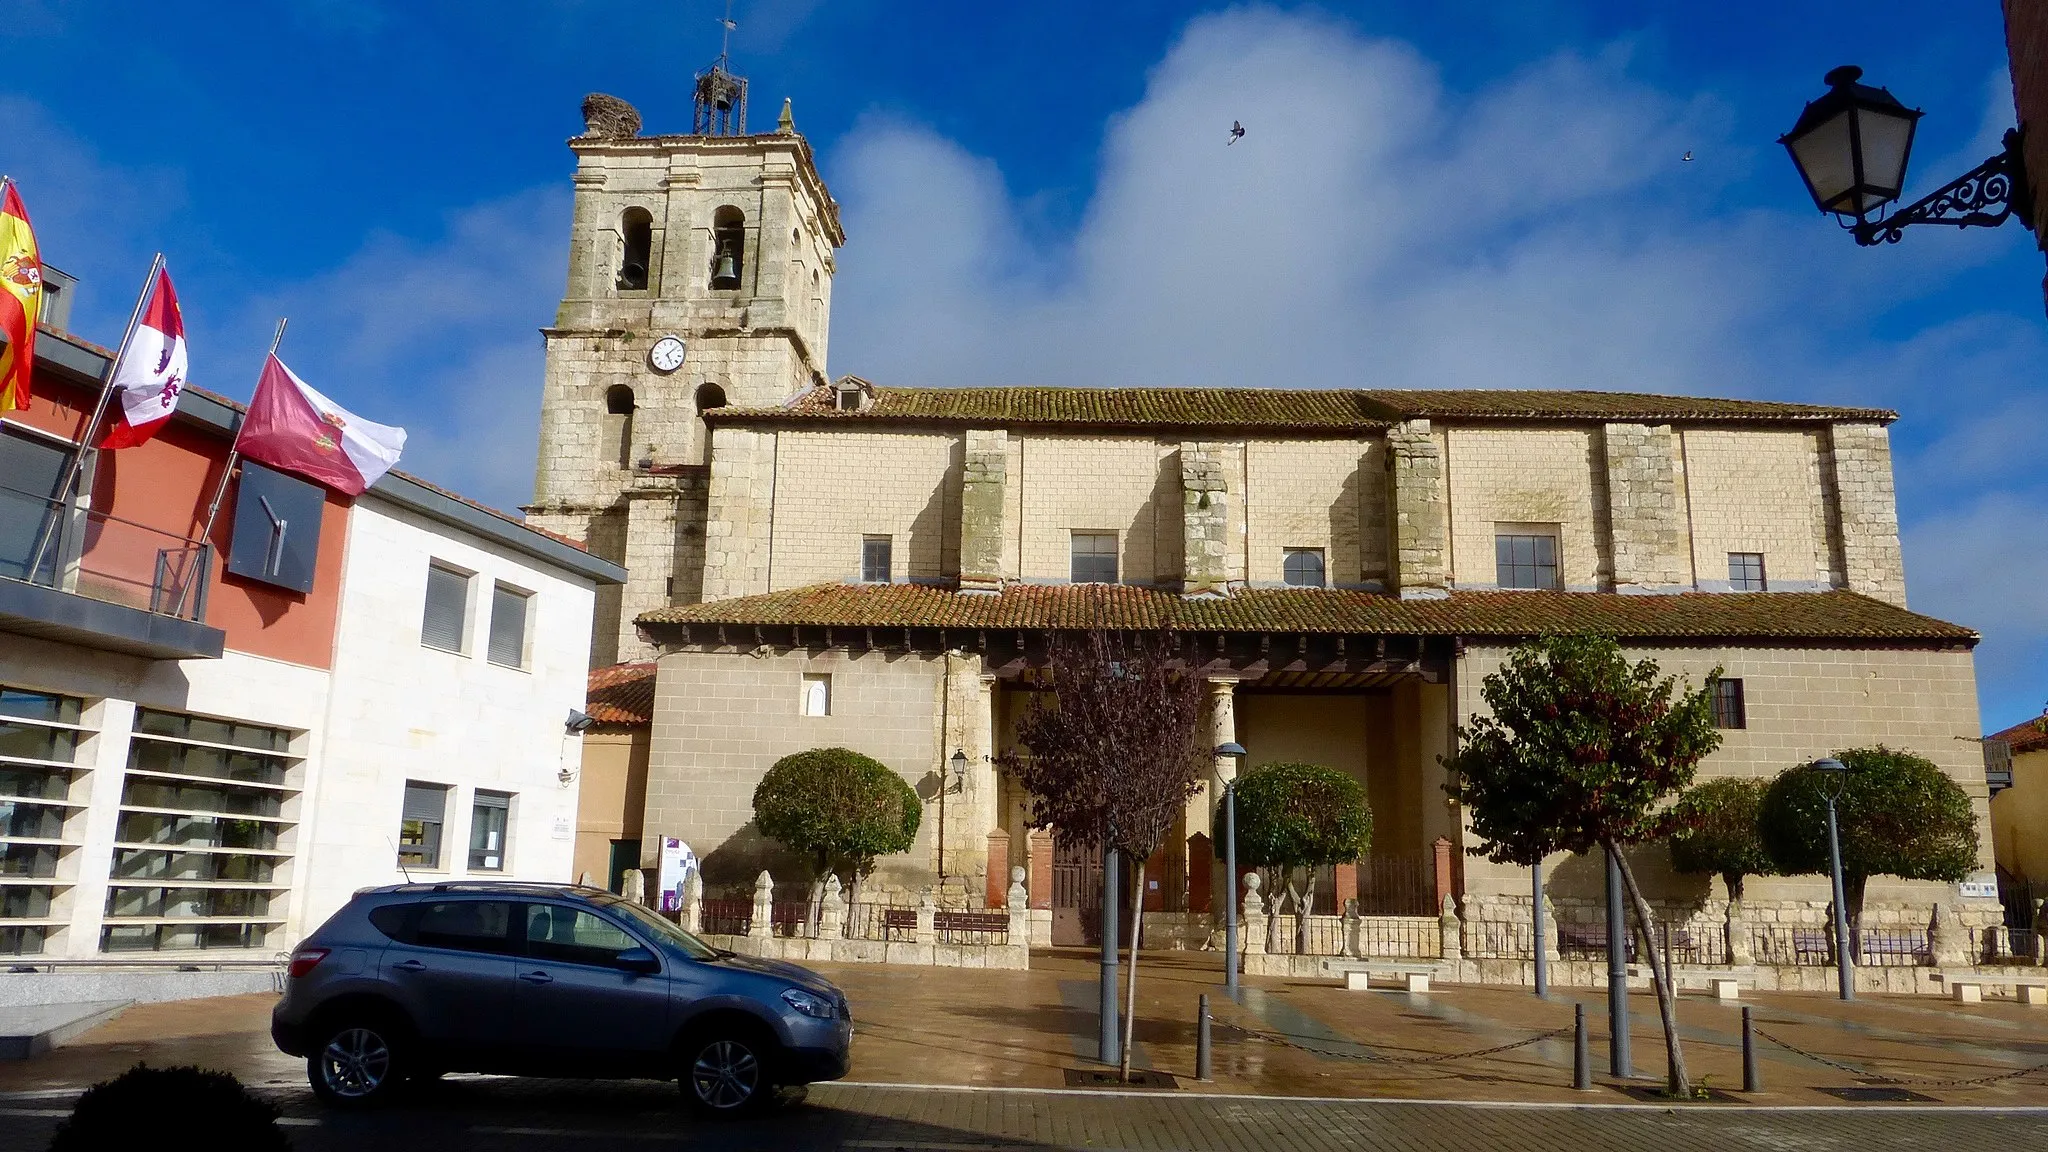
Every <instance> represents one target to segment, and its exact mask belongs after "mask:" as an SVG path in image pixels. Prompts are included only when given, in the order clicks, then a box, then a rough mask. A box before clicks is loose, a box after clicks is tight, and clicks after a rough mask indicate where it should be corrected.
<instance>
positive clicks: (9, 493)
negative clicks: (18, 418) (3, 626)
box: [0, 428, 71, 584]
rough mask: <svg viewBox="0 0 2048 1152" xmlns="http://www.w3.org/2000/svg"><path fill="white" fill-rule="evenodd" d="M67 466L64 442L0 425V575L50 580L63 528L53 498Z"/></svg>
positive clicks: (60, 552) (59, 556)
mask: <svg viewBox="0 0 2048 1152" xmlns="http://www.w3.org/2000/svg"><path fill="white" fill-rule="evenodd" d="M70 469H71V453H70V451H68V450H67V449H65V448H64V447H62V446H60V445H58V444H56V443H55V442H53V441H50V440H47V439H45V438H43V437H41V436H34V435H30V434H28V433H26V432H20V431H16V430H15V429H12V428H0V576H5V577H7V578H9V579H12V580H27V581H29V582H30V583H35V584H53V583H55V581H56V576H57V569H58V563H59V561H60V560H61V559H62V557H63V555H64V545H65V541H64V535H65V527H66V525H65V517H64V516H63V515H61V514H60V509H59V507H58V505H57V503H56V500H55V497H56V495H57V492H58V490H59V488H60V487H61V486H62V485H63V483H64V478H65V476H66V475H68V474H69V472H70ZM38 553H40V555H41V563H40V564H37V560H36V558H37V555H38ZM31 564H36V570H35V572H34V573H33V574H31V573H30V572H29V565H31Z"/></svg>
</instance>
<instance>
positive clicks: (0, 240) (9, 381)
mask: <svg viewBox="0 0 2048 1152" xmlns="http://www.w3.org/2000/svg"><path fill="white" fill-rule="evenodd" d="M42 310H43V262H42V260H41V259H39V258H38V256H37V253H36V233H35V229H34V228H31V227H29V223H28V209H26V208H24V207H22V206H21V194H20V193H19V192H16V191H15V190H14V181H12V180H9V181H7V182H6V194H5V196H4V197H0V336H5V337H6V338H7V346H6V347H5V348H0V412H5V411H7V410H8V409H10V408H26V407H28V382H29V375H30V374H31V373H32V372H34V370H35V364H36V317H37V316H38V315H39V314H41V312H42Z"/></svg>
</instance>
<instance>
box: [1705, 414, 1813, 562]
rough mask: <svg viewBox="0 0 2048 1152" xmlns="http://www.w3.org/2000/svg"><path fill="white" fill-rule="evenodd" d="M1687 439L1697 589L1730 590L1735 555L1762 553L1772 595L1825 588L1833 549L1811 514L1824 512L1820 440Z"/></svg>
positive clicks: (1714, 435) (1757, 433)
mask: <svg viewBox="0 0 2048 1152" xmlns="http://www.w3.org/2000/svg"><path fill="white" fill-rule="evenodd" d="M1682 438H1683V447H1684V452H1685V491H1686V502H1687V504H1688V506H1689V507H1690V510H1691V515H1692V555H1693V568H1694V571H1695V572H1697V573H1698V578H1699V586H1700V588H1701V589H1702V590H1704V591H1727V589H1728V554H1729V553H1730V552H1761V553H1763V556H1764V575H1765V578H1766V580H1767V582H1768V584H1769V587H1770V589H1771V590H1772V591H1774V592H1797V591H1812V590H1816V589H1824V588H1826V587H1828V584H1827V579H1826V576H1827V573H1826V568H1827V564H1826V557H1827V554H1828V542H1827V540H1826V539H1825V537H1817V536H1816V517H1815V515H1814V510H1815V509H1817V508H1822V507H1824V505H1823V503H1822V493H1821V490H1820V486H1819V483H1818V473H1817V471H1816V469H1815V467H1814V460H1815V458H1816V456H1817V455H1818V454H1819V453H1820V451H1821V448H1822V445H1821V434H1820V433H1816V432H1808V431H1803V430H1794V431H1777V430H1766V429H1745V430H1740V431H1728V430H1722V429H1697V428H1695V429H1688V430H1687V431H1686V432H1684V433H1683V434H1682ZM1819 523H1820V524H1822V525H1824V524H1825V520H1824V519H1821V520H1820V521H1819Z"/></svg>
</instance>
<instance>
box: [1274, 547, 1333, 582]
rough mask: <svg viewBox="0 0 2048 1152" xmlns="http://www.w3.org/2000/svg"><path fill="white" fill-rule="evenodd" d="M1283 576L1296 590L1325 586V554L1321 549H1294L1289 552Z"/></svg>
mask: <svg viewBox="0 0 2048 1152" xmlns="http://www.w3.org/2000/svg"><path fill="white" fill-rule="evenodd" d="M1282 575H1283V577H1284V578H1285V579H1286V581H1287V583H1288V584H1289V585H1291V586H1293V587H1296V588H1321V587H1322V586H1323V553H1322V550H1321V549H1319V548H1293V549H1289V550H1288V552H1287V559H1286V561H1285V563H1284V564H1283V565H1282Z"/></svg>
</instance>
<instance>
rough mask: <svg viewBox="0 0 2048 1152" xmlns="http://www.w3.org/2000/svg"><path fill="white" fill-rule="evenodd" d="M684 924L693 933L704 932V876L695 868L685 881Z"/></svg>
mask: <svg viewBox="0 0 2048 1152" xmlns="http://www.w3.org/2000/svg"><path fill="white" fill-rule="evenodd" d="M682 924H683V927H684V928H685V929H687V930H688V931H691V932H702V931H703V930H704V876H703V874H702V873H700V872H698V871H697V870H696V869H694V868H692V869H691V870H690V875H689V877H688V878H687V879H685V880H684V881H683V916H682Z"/></svg>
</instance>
